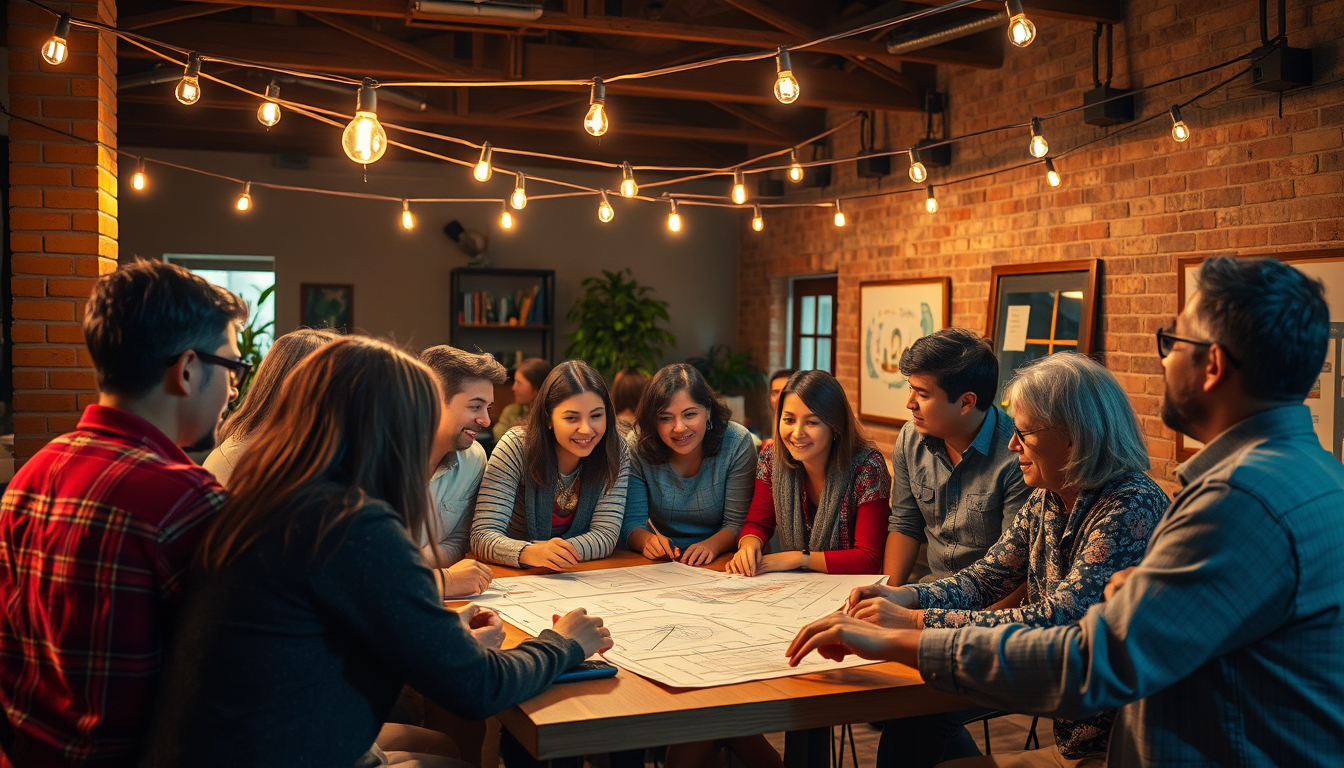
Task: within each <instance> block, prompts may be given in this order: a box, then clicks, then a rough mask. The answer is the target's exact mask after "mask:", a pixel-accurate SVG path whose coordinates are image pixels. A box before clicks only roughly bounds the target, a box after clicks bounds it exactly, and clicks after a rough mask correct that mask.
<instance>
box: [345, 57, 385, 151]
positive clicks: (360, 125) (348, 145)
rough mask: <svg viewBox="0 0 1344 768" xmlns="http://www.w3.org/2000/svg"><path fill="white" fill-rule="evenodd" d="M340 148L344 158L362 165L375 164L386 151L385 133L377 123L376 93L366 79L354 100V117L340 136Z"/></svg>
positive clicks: (380, 124)
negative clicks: (343, 152) (343, 151)
mask: <svg viewBox="0 0 1344 768" xmlns="http://www.w3.org/2000/svg"><path fill="white" fill-rule="evenodd" d="M341 148H342V149H344V150H345V154H346V157H349V158H350V159H351V160H354V161H355V162H356V163H362V164H364V165H368V164H369V163H373V162H377V161H378V159H379V158H381V157H382V156H383V153H384V152H386V151H387V131H385V130H383V125H382V123H379V122H378V91H376V90H375V89H374V86H373V81H372V80H370V79H368V78H365V79H364V84H363V85H361V86H360V88H359V95H358V96H357V97H356V99H355V117H354V119H353V120H351V121H350V124H349V125H347V126H345V131H344V132H343V133H342V134H341Z"/></svg>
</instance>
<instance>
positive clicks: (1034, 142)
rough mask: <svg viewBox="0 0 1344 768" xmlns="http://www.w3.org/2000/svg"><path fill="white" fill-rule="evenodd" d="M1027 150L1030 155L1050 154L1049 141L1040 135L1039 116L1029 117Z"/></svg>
mask: <svg viewBox="0 0 1344 768" xmlns="http://www.w3.org/2000/svg"><path fill="white" fill-rule="evenodd" d="M1027 151H1028V152H1030V153H1031V156H1032V157H1037V158H1040V157H1045V156H1046V155H1048V154H1050V142H1048V141H1046V140H1045V136H1043V135H1041V118H1039V117H1033V118H1031V143H1030V144H1028V145H1027Z"/></svg>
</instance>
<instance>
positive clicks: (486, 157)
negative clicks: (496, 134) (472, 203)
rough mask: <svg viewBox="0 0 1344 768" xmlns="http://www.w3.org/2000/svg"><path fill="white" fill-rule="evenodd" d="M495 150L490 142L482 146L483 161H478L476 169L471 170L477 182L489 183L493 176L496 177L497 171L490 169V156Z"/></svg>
mask: <svg viewBox="0 0 1344 768" xmlns="http://www.w3.org/2000/svg"><path fill="white" fill-rule="evenodd" d="M493 152H494V148H493V147H491V146H490V142H488V141H487V142H485V144H482V145H481V159H480V160H477V161H476V167H475V168H472V169H471V177H472V178H473V179H475V180H477V181H489V180H490V177H491V176H494V175H495V169H494V168H491V167H490V155H491V154H493Z"/></svg>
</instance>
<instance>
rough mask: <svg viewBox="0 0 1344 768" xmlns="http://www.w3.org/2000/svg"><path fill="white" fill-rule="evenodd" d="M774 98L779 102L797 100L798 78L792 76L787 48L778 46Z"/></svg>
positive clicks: (785, 102) (788, 102) (784, 102)
mask: <svg viewBox="0 0 1344 768" xmlns="http://www.w3.org/2000/svg"><path fill="white" fill-rule="evenodd" d="M775 72H776V73H777V74H776V75H775V98H776V99H779V103H780V104H792V103H793V102H795V101H797V100H798V78H796V77H794V76H793V65H792V64H790V63H789V49H788V48H785V47H784V46H782V45H781V46H779V51H778V52H777V53H776V54H775Z"/></svg>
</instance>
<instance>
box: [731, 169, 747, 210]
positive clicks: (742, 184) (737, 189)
mask: <svg viewBox="0 0 1344 768" xmlns="http://www.w3.org/2000/svg"><path fill="white" fill-rule="evenodd" d="M732 198H733V202H734V203H737V204H738V205H741V204H743V203H745V202H747V180H746V178H745V177H744V176H743V174H742V169H741V168H737V169H735V170H734V171H733V194H732Z"/></svg>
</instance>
